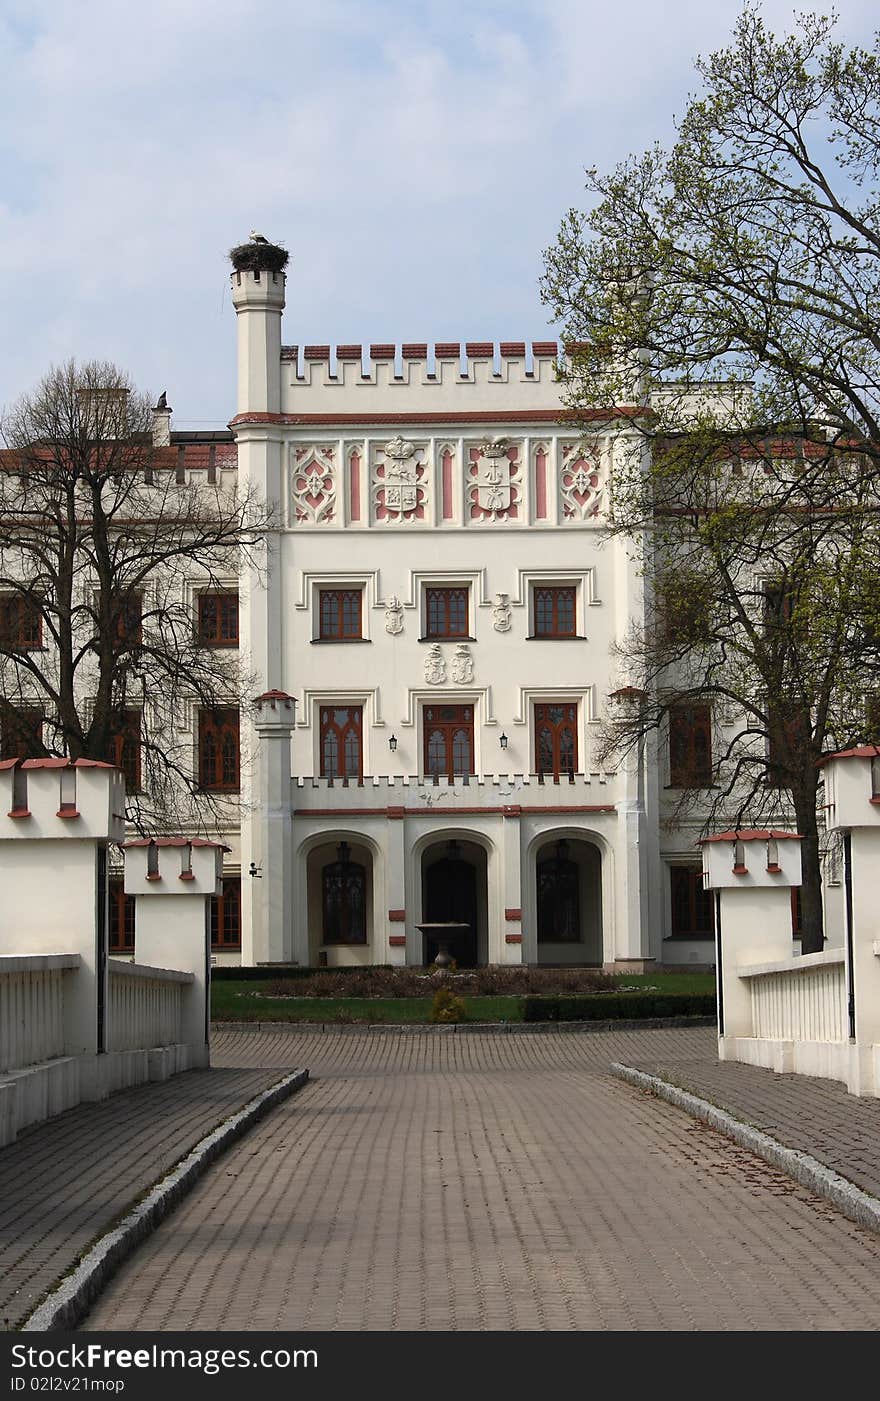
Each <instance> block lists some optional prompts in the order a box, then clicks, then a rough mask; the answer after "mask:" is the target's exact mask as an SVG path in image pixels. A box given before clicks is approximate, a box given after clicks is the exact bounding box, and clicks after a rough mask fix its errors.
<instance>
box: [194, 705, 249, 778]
mask: <svg viewBox="0 0 880 1401" xmlns="http://www.w3.org/2000/svg"><path fill="white" fill-rule="evenodd" d="M239 753H240V731H239V716H238V711H237V710H233V709H231V708H230V709H222V710H220V709H218V710H202V711H200V713H199V786H200V787H202V788H208V789H211V790H212V791H216V792H224V791H225V792H230V793H234V792H237V791H238V789H239V787H240V786H241V766H240V759H239Z"/></svg>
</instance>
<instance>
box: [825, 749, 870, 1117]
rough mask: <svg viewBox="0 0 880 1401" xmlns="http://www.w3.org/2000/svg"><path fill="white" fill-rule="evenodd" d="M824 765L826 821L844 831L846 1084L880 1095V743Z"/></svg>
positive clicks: (856, 1091)
mask: <svg viewBox="0 0 880 1401" xmlns="http://www.w3.org/2000/svg"><path fill="white" fill-rule="evenodd" d="M822 765H823V768H824V778H825V802H826V812H827V814H828V818H827V821H828V826H829V827H830V828H836V829H838V830H839V831H840V832H842V834H843V863H844V877H843V879H844V898H845V929H846V999H847V1012H848V1018H849V1038H850V1052H849V1069H848V1076H847V1089H848V1090H849V1092H850V1094H855V1095H880V914H878V908H877V891H878V876H880V746H878V745H876V744H867V745H862V746H861V747H860V748H858V749H848V750H844V751H842V752H841V753H839V754H831V755H828V756H827V757H826V758H825V759H823V760H822Z"/></svg>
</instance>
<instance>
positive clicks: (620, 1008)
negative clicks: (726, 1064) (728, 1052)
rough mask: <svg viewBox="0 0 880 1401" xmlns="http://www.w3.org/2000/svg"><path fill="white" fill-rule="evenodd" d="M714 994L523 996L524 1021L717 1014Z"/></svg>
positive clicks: (573, 1020)
mask: <svg viewBox="0 0 880 1401" xmlns="http://www.w3.org/2000/svg"><path fill="white" fill-rule="evenodd" d="M715 1011H716V1007H715V995H714V993H705V992H702V993H700V992H693V993H682V992H616V993H615V992H611V993H609V992H603V993H598V994H595V993H594V994H590V993H585V994H584V995H583V996H577V995H573V996H571V997H554V996H550V997H548V996H541V995H538V996H535V995H532V996H529V997H524V998H523V1012H522V1018H523V1021H524V1022H601V1021H621V1020H626V1019H627V1018H631V1019H633V1020H636V1019H638V1018H640V1017H714V1016H715Z"/></svg>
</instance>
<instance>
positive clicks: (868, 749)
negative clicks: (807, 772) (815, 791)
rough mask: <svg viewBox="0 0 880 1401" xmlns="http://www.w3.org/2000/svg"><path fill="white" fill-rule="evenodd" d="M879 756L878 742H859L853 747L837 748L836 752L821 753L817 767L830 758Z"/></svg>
mask: <svg viewBox="0 0 880 1401" xmlns="http://www.w3.org/2000/svg"><path fill="white" fill-rule="evenodd" d="M878 757H880V744H860V745H857V747H856V748H855V749H838V751H837V753H836V754H823V755H822V758H821V759H820V760H819V761H818V763H819V767H820V768H821V767H822V765H823V764H830V763H831V760H832V759H876V758H878Z"/></svg>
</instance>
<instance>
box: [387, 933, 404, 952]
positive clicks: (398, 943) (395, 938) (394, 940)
mask: <svg viewBox="0 0 880 1401" xmlns="http://www.w3.org/2000/svg"><path fill="white" fill-rule="evenodd" d="M388 942H389V944H390V945H391V947H392V948H393V949H405V948H406V935H405V934H392V935H391V937H390V938H389V940H388Z"/></svg>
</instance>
